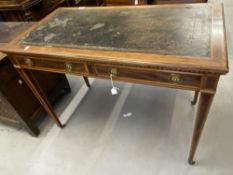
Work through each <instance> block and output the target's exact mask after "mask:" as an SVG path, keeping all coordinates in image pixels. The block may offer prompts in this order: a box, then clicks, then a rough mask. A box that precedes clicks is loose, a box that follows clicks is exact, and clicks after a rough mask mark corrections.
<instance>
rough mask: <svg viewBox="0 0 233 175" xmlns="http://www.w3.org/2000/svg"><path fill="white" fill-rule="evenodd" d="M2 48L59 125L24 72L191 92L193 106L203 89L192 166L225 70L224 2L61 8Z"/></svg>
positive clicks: (44, 99) (190, 160) (191, 153)
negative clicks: (75, 76)
mask: <svg viewBox="0 0 233 175" xmlns="http://www.w3.org/2000/svg"><path fill="white" fill-rule="evenodd" d="M2 51H3V52H4V53H7V54H8V55H9V57H10V59H11V61H12V63H13V64H14V67H15V68H16V69H17V70H18V72H19V73H20V74H21V76H22V78H24V80H25V81H26V82H27V83H28V85H29V86H30V88H31V90H32V91H33V92H34V94H35V95H36V97H37V98H38V99H39V100H40V102H41V104H42V105H43V106H44V108H45V109H46V110H47V112H48V113H49V114H50V116H51V117H52V118H53V119H54V120H55V122H56V123H57V125H58V126H60V127H62V126H63V125H62V124H61V122H60V121H59V119H58V118H57V116H56V114H55V113H54V111H53V109H52V107H51V105H50V104H49V102H48V99H47V98H46V96H45V95H44V93H43V92H42V91H41V88H40V85H39V83H38V82H37V81H36V80H35V78H34V77H33V75H32V74H31V73H30V71H29V70H41V71H50V72H58V73H69V74H76V75H82V76H84V77H96V78H106V79H109V77H110V75H112V76H113V79H114V80H120V81H126V82H133V83H141V84H148V85H154V86H162V87H169V88H177V89H185V90H191V91H195V92H196V93H195V99H194V101H193V103H195V102H196V100H197V96H198V93H199V92H200V99H199V104H198V109H197V114H196V118H195V126H194V131H193V137H192V143H191V148H190V153H189V158H188V162H189V163H190V164H193V163H194V161H193V158H194V154H195V151H196V148H197V145H198V142H199V138H200V135H201V133H202V129H203V127H204V123H205V121H206V119H207V116H208V112H209V109H210V106H211V103H212V101H213V98H214V94H215V93H216V88H217V84H218V81H219V77H220V75H223V74H226V73H227V72H228V61H227V50H226V38H225V27H224V16H223V7H222V5H221V4H195V5H194V4H189V5H162V6H159V5H158V6H139V7H135V6H134V7H127V6H126V7H118V8H116V7H95V8H60V9H58V10H56V11H55V12H53V13H52V14H50V15H49V16H48V17H46V18H45V19H43V20H42V21H41V22H39V23H38V24H36V25H34V26H33V27H32V28H31V29H29V30H28V31H26V32H25V33H23V34H21V35H20V36H18V37H17V38H16V39H15V40H14V41H12V42H11V43H10V44H8V45H6V46H5V47H4V48H3V49H2ZM86 81H87V82H88V79H87V78H86Z"/></svg>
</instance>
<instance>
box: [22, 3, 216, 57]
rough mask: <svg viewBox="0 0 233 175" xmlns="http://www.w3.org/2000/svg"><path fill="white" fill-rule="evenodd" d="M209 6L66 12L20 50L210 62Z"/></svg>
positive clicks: (37, 31)
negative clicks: (81, 50)
mask: <svg viewBox="0 0 233 175" xmlns="http://www.w3.org/2000/svg"><path fill="white" fill-rule="evenodd" d="M211 13H212V9H211V6H187V7H185V6H177V7H173V8H171V7H164V8H119V9H118V8H116V9H84V10H72V9H71V10H69V9H62V10H61V11H60V12H59V13H58V14H57V15H55V16H53V17H52V18H51V19H49V20H48V21H47V22H46V23H44V24H42V25H40V26H39V27H38V28H37V29H35V30H33V31H32V32H31V33H29V34H28V35H27V36H26V37H25V38H24V39H23V40H21V41H20V44H21V45H36V46H37V45H38V46H41V45H42V46H56V47H57V46H58V47H67V48H85V49H97V50H114V51H127V52H142V53H152V54H162V55H179V56H193V57H210V39H211V38H210V33H211V17H212V14H211Z"/></svg>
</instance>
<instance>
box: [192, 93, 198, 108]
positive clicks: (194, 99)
mask: <svg viewBox="0 0 233 175" xmlns="http://www.w3.org/2000/svg"><path fill="white" fill-rule="evenodd" d="M198 96H199V92H198V91H195V95H194V98H193V100H192V101H191V104H192V105H195V104H196V103H197V100H198Z"/></svg>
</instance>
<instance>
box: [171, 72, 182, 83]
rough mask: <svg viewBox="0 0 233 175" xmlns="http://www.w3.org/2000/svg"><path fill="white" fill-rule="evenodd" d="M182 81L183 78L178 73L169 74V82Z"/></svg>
mask: <svg viewBox="0 0 233 175" xmlns="http://www.w3.org/2000/svg"><path fill="white" fill-rule="evenodd" d="M182 81H183V79H182V78H181V77H180V75H179V74H175V73H174V74H171V75H170V76H169V82H170V83H174V84H180V83H182Z"/></svg>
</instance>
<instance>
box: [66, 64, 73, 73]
mask: <svg viewBox="0 0 233 175" xmlns="http://www.w3.org/2000/svg"><path fill="white" fill-rule="evenodd" d="M65 67H66V70H67V71H69V72H70V71H72V69H73V66H72V63H65Z"/></svg>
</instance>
